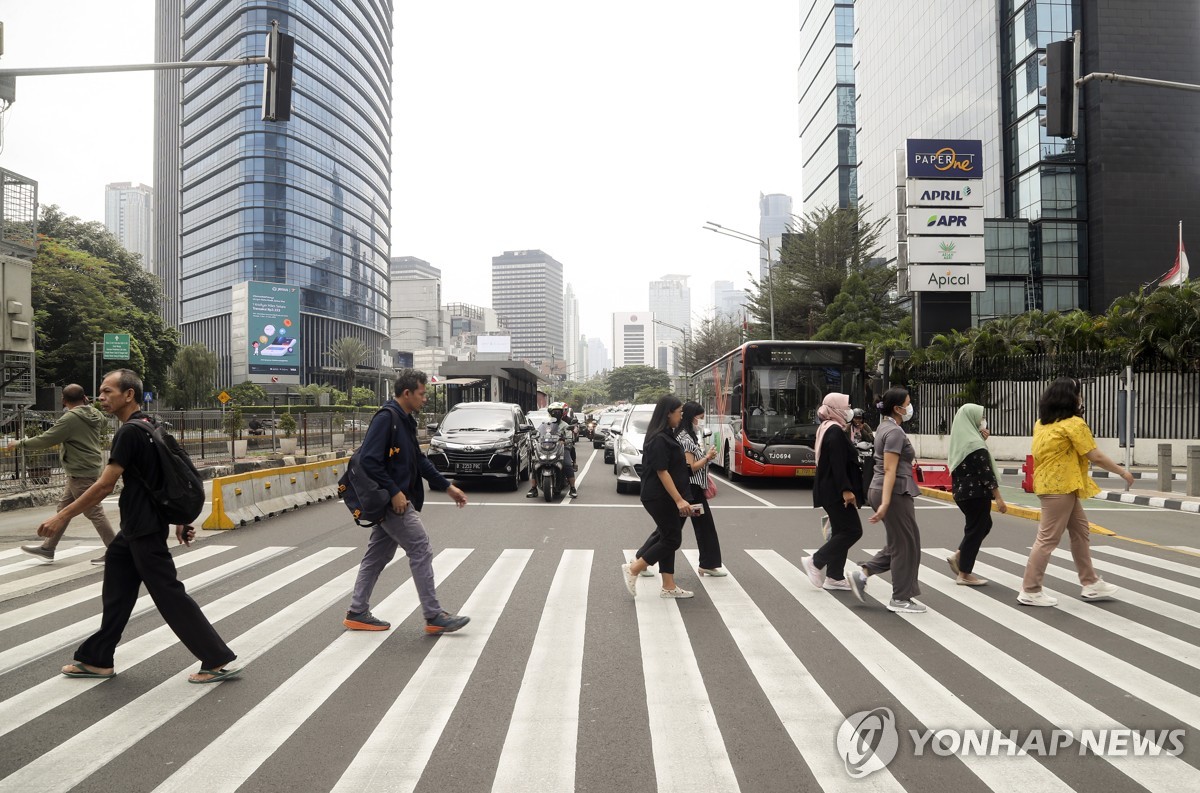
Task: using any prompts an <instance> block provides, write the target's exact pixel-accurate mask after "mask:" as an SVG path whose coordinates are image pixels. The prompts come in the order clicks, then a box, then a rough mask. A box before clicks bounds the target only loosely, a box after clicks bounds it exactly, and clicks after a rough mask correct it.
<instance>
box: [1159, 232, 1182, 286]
mask: <svg viewBox="0 0 1200 793" xmlns="http://www.w3.org/2000/svg"><path fill="white" fill-rule="evenodd" d="M1187 279H1188V260H1187V251H1185V250H1184V249H1183V222H1182V221H1180V223H1179V253H1178V254H1176V256H1175V266H1174V267H1172V268H1171V269H1170V270H1168V271H1167V274H1166V275H1164V276H1163V277H1162V280H1161V281H1159V282H1158V285H1159V286H1179V285H1180V284H1182V283H1183V282H1184V281H1186V280H1187Z"/></svg>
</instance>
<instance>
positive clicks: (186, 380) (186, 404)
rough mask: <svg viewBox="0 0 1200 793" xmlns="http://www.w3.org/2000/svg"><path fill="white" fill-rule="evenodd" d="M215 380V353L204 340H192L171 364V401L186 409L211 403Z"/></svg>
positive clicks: (177, 406) (176, 405)
mask: <svg viewBox="0 0 1200 793" xmlns="http://www.w3.org/2000/svg"><path fill="white" fill-rule="evenodd" d="M216 380H217V355H216V353H214V352H213V351H212V350H210V349H208V347H206V346H204V345H203V344H189V345H188V346H186V347H184V348H183V349H182V350H180V351H179V355H178V356H176V358H175V364H174V365H173V366H172V367H171V397H172V404H173V405H174V406H175V407H176V408H181V409H183V410H190V409H192V408H198V407H203V406H205V405H206V404H211V402H210V400H211V396H212V393H213V383H215V382H216Z"/></svg>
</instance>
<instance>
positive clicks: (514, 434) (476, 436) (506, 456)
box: [428, 402, 533, 490]
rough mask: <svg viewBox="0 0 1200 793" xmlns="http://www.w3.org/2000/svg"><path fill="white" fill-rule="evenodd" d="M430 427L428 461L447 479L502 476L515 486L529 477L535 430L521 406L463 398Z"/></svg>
mask: <svg viewBox="0 0 1200 793" xmlns="http://www.w3.org/2000/svg"><path fill="white" fill-rule="evenodd" d="M428 429H429V431H430V432H431V433H432V435H431V436H430V439H429V451H428V456H429V460H430V462H432V463H433V464H434V466H435V467H436V468H437V469H438V471H440V472H441V473H442V474H443V475H444V476H445V477H446V478H448V479H498V480H502V481H507V482H508V484H509V487H510V489H512V490H516V489H517V488H519V487H520V486H521V485H522V484H523V483H524V482H526V481H527V480H528V479H529V460H530V457H529V444H530V436H531V430H532V429H533V428H532V426H531V425H530V423H529V421H528V420H527V419H526V417H525V414H524V412H523V411H522V410H521V407H520V406H519V405H514V404H511V403H509V402H460V403H459V404H457V405H455V406H454V407H452V408H450V412H449V413H447V414H446V415H445V416H444V417H443V418H442V422H441V423H440V424H430V425H428Z"/></svg>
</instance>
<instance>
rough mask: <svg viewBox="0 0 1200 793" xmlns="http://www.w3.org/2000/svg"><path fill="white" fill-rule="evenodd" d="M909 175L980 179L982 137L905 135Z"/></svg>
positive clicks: (930, 177)
mask: <svg viewBox="0 0 1200 793" xmlns="http://www.w3.org/2000/svg"><path fill="white" fill-rule="evenodd" d="M905 163H906V164H907V167H908V171H907V174H908V178H909V179H982V178H983V141H981V140H941V139H938V138H932V139H931V138H909V139H908V143H907V146H906V147H905Z"/></svg>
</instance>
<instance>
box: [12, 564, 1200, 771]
mask: <svg viewBox="0 0 1200 793" xmlns="http://www.w3.org/2000/svg"><path fill="white" fill-rule="evenodd" d="M1094 551H1095V562H1096V566H1097V569H1099V570H1102V571H1103V573H1104V575H1105V576H1106V578H1108V579H1110V580H1112V581H1113V582H1114V583H1117V584H1119V585H1120V586H1121V587H1122V589H1121V592H1120V594H1119V595H1118V598H1117V599H1116V600H1113V601H1110V602H1108V603H1104V604H1096V603H1084V602H1082V601H1080V600H1078V599H1077V598H1076V597H1074V595H1075V594H1077V592H1078V590H1077V587H1078V582H1077V579H1076V578H1075V574H1074V571H1073V568H1072V567H1071V566H1070V555H1069V553H1066V552H1062V553H1061V554H1060V555H1056V556H1055V557H1054V561H1052V563H1051V565H1050V567H1049V569H1048V571H1047V590H1048V591H1049V590H1052V589H1055V588H1057V589H1058V590H1059V591H1055V592H1052V594H1054V595H1056V596H1057V597H1058V598H1059V606H1058V607H1057V608H1055V609H1028V608H1023V607H1021V606H1019V605H1017V603H1016V601H1015V594H1016V591H1017V589H1018V588H1019V586H1020V572H1021V569H1022V568H1023V565H1024V562H1025V557H1024V556H1023V555H1021V554H1019V553H1017V552H1015V551H1012V550H1008V549H1005V548H998V547H997V548H990V547H989V548H985V549H984V550H983V552H982V554H981V555H980V558H979V562H978V563H977V565H976V568H975V570H976V572H978V573H979V574H980V575H982V576H983V577H985V578H988V579H989V580H990V581H991V582H992V583H991V584H990V585H989V586H987V587H983V588H973V587H960V586H957V585H956V584H955V582H954V579H953V578H952V577H950V576H949V575H948V574H947V572H948V571H947V570H946V569H945V565H944V562H942V559H944V557H945V556H947V555H949V551H948V550H946V549H939V548H927V549H925V550H924V554H925V557H926V558H925V559H924V561H925V562H926V563H925V564H923V565H922V567H921V572H920V581H921V585H922V588H923V590H924V592H925V595H924V596H923V597H922V600H923V601H924V602H926V603H927V604H928V605H929V606H930V611H929V612H928V613H926V614H922V615H911V616H899V615H894V614H890V613H888V612H886V611H885V610H884V609H883V608H882V606H881V604H880V603H878V602H876V603H873V604H872V603H868V604H866V605H863V604H859V603H858V602H857V601H856V600H854V599H853V598H852V596H851V594H850V593H848V592H828V591H823V590H817V589H815V588H814V587H813V586H812V585H811V583H810V582H809V581H808V579H807V577H806V575H805V573H804V572H803V570H802V569H801V567H800V564H799V556H798V552H796V551H795V550H794V549H793V550H791V551H787V552H785V551H782V550H777V549H770V548H764V549H747V550H744V551H742V550H739V551H734V552H731V553H727V558H726V560H725V563H726V564H725V566H726V569H727V570H728V572H729V575H728V576H726V577H724V578H708V577H705V578H702V579H700V583H699V584H698V585H697V591H696V597H695V598H694V599H692V600H686V601H678V600H674V599H663V598H658V597H656V596H655V594H656V591H657V581H655V580H653V579H642V591H641V592H640V593H639V597H638V598H636V599H635V600H633V601H632V602H631V601H630V599H629V597H628V595H627V594H626V593H625V590H624V586H623V584H622V582H621V580H620V575H619V571H618V565H619V564H620V562H621V553H620V552H618V551H616V550H613V549H607V550H597V549H577V548H572V549H565V550H560V549H528V548H524V549H521V548H495V549H488V550H484V549H472V548H446V549H444V550H441V551H440V552H438V553H437V554H436V555H435V559H434V570H435V575H436V577H437V580H438V582H439V590H440V592H442V593H443V595H445V592H446V591H447V590H451V591H454V592H456V593H461V594H462V595H463V597H462V598H461V600H457V599H456V600H455V602H456V603H457V602H461V604H462V605H461V606H458V607H456V609H455V610H458V611H461V612H462V613H464V614H468V615H470V616H471V618H472V621H471V623H470V625H469V626H468V627H467V628H466V629H465V630H463V631H462V632H461V633H458V634H454V635H451V636H443V637H439V638H437V639H433V638H428V637H424V636H423V635H420V632H419V631H418V630H417V629H416V627H415V626H416V625H418V624H419V622H420V613H419V605H420V604H419V600H418V598H417V593H416V591H415V588H414V586H413V584H412V581H411V579H409V578H408V575H407V564H405V563H404V560H403V558H402V555H398V557H397V558H396V559H394V560H393V561H392V562H391V564H390V565H389V568H388V570H387V571H385V574H384V576H383V577H382V578H381V583H380V587H379V589H378V590H377V591H376V593H375V598H374V603H373V610H374V611H375V612H376V613H377V614H379V615H381V616H383V617H384V618H386V619H388V620H390V621H391V622H392V623H393V624H394V625H395V627H394V628H393V630H391V631H387V632H354V631H345V630H343V629H341V628H340V616H341V610H342V609H344V607H345V603H346V601H347V600H348V596H349V593H350V590H351V588H352V586H353V582H354V579H355V576H356V574H357V561H358V555H359V553H360V549H358V548H355V547H351V546H348V545H347V546H313V547H293V546H269V547H264V548H258V549H243V548H239V547H236V546H231V545H221V544H218V543H216V542H212V543H206V544H203V545H200V546H197V547H195V548H192V549H189V550H187V551H186V552H183V553H181V554H179V556H178V557H177V559H176V563H177V566H178V567H179V568H180V570H181V573H180V575H181V578H182V579H183V580H184V582H185V584H186V585H187V587H188V590H189V591H190V592H192V593H193V594H195V596H196V597H197V599H198V600H199V601H200V602H201V604H202V606H203V608H204V611H205V613H206V614H207V615H208V617H209V618H210V619H211V620H212V621H213V622H214V624H216V625H217V627H218V630H220V631H221V633H222V635H223V636H224V637H225V638H226V640H227V642H228V643H229V645H230V646H231V647H232V648H233V649H234V651H235V652H237V653H238V656H239V657H238V661H237V662H236V663H237V664H238V665H241V666H244V667H245V673H244V675H243V677H242V678H241V679H239V680H237V681H231V682H229V683H222V684H219V685H213V686H189V685H186V684H185V683H184V680H183V678H184V676H185V675H186V674H187V672H189V671H194V669H195V667H196V663H195V661H194V659H192V658H191V657H190V656H189V655H188V653H187V652H186V651H185V650H184V649H183V648H182V647H180V645H179V644H178V642H177V640H176V638H175V636H174V634H172V633H171V632H170V630H169V629H168V628H167V627H166V626H165V625H163V624H162V621H161V619H160V618H159V617H158V615H157V613H156V612H155V611H154V608H153V603H152V602H150V600H149V597H148V596H145V597H142V598H140V599H139V600H138V602H137V604H136V606H135V610H134V617H133V619H132V620H131V623H130V629H129V631H128V633H127V637H126V639H125V641H123V642H122V644H121V645H120V646H119V647H118V650H117V668H118V673H119V674H118V676H117V677H116V678H113V679H111V680H72V679H67V678H65V677H62V676H60V675H58V674H57V670H58V667H59V666H60V665H61V664H62V663H65V662H67V661H69V660H70V654H71V651H72V650H73V649H74V647H75V646H76V645H77V644H78V643H79V641H81V640H82V639H83V638H85V637H86V636H87V635H88V634H90V633H91V632H92V631H93V630H94V629H95V627H96V626H97V625H98V622H99V606H100V601H99V595H100V584H99V582H98V581H97V580H96V577H94V576H93V577H85V578H76V579H73V580H62V581H60V582H59V583H57V584H56V585H55V586H53V587H51V588H48V589H43V590H42V591H40V592H39V593H38V594H37V595H36V596H31V598H30V600H29V602H25V601H24V600H22V601H19V602H14V603H13V607H11V608H7V609H6V608H5V605H6V604H3V603H0V793H4V792H5V791H20V792H21V793H25V792H26V791H39V793H41V792H42V791H68V790H90V789H105V788H106V786H107V785H108V784H109V782H108V780H111V778H112V776H113V775H114V774H118V775H120V776H121V778H122V779H125V780H126V784H125V785H124V789H127V790H147V791H150V790H153V791H159V792H161V793H167V792H168V791H194V790H204V791H206V793H207V792H208V791H230V792H232V791H255V790H273V789H280V787H292V788H293V789H296V790H332V791H359V790H388V791H415V790H418V789H421V790H460V789H461V790H477V789H490V790H492V791H494V792H496V793H500V792H504V793H508V792H510V791H528V790H538V791H543V790H544V791H573V790H610V789H617V788H621V789H628V790H657V791H688V793H695V791H739V790H798V789H820V790H823V791H862V790H867V791H881V792H882V791H887V792H889V793H894V792H896V791H905V790H907V791H917V790H925V789H928V788H929V787H930V786H932V785H933V784H935V783H936V784H953V785H955V786H957V787H960V788H961V789H967V790H995V791H1004V790H1013V789H1029V790H1038V791H1070V790H1081V789H1087V790H1091V789H1092V788H1097V789H1105V790H1150V791H1195V790H1200V768H1198V766H1200V758H1198V757H1197V751H1196V750H1195V749H1194V748H1193V747H1190V746H1188V747H1187V748H1186V749H1185V751H1184V752H1183V753H1182V754H1178V753H1170V752H1158V753H1154V752H1147V753H1144V754H1141V753H1139V754H1135V753H1131V752H1105V753H1099V754H1091V755H1086V756H1080V755H1078V754H1077V753H1072V754H1066V753H1064V755H1063V756H1056V757H1046V756H1042V755H1041V754H1039V753H1036V752H1001V753H999V754H988V753H967V752H961V753H957V754H953V753H952V754H950V755H949V756H942V755H936V756H935V755H934V754H933V753H931V752H926V753H925V754H924V755H921V756H916V754H915V752H914V744H915V742H916V741H915V734H916V731H918V730H921V731H924V730H948V731H963V732H966V731H972V730H976V731H977V730H999V731H1005V732H1007V731H1010V730H1012V731H1018V730H1029V729H1031V728H1035V727H1036V728H1038V729H1047V730H1050V729H1053V730H1060V731H1068V732H1072V733H1081V732H1083V731H1087V730H1092V731H1098V730H1108V731H1120V730H1129V729H1135V730H1142V731H1144V730H1170V729H1180V728H1182V729H1184V730H1186V736H1187V737H1188V738H1191V736H1194V735H1196V734H1200V675H1197V674H1196V672H1197V670H1200V626H1198V620H1197V619H1196V616H1197V615H1196V606H1195V602H1196V601H1197V600H1200V597H1197V595H1198V594H1200V588H1198V587H1197V586H1195V582H1197V581H1200V564H1198V565H1192V564H1189V563H1188V562H1190V561H1191V559H1190V558H1189V557H1182V556H1181V557H1179V558H1178V559H1175V560H1171V559H1160V558H1158V557H1155V556H1152V555H1150V554H1146V553H1142V552H1139V551H1133V550H1130V549H1128V548H1126V547H1121V546H1118V545H1111V546H1110V545H1097V546H1095V547H1094ZM623 553H624V554H625V556H628V555H631V554H632V551H631V550H625V551H624V552H623ZM870 553H872V551H871V550H869V549H868V550H861V551H860V550H857V549H856V551H855V553H854V555H853V556H852V558H855V559H857V558H860V557H862V558H865V556H866V555H867V554H870ZM14 560H16V557H15V556H13V555H12V554H7V555H4V554H0V576H4V578H3V580H4V581H5V582H6V583H13V584H19V582H20V580H21V578H22V576H23V575H24V577H25V578H33V577H36V576H43V575H45V574H46V571H45V570H44V569H39V568H38V567H36V566H35V567H30V566H28V565H19V566H18V565H17V563H16V561H14ZM680 561H686V563H687V565H688V566H690V567H691V568H692V569H693V570H694V568H695V567H696V565H697V564H698V561H699V560H698V555H697V552H696V551H695V550H684V551H682V552H681V554H680ZM4 562H9V564H4ZM397 563H399V564H397ZM18 567H19V569H18ZM193 570H194V571H195V572H193ZM22 571H23V572H22ZM680 573H681V575H683V576H685V577H686V576H687V575H688V573H687V572H686V570H685V568H683V567H682V566H681V567H680ZM686 580H690V579H686ZM1060 581H1061V582H1062V584H1061V585H1060V584H1059V582H1060ZM887 587H888V585H887V583H886V582H885V581H876V580H875V579H872V582H871V586H870V587H869V589H868V596H869V597H868V600H870V598H871V597H878V598H885V597H886V595H887V591H886V590H887ZM614 642H619V643H620V649H621V650H622V651H623V652H626V653H628V654H629V657H632V658H636V659H637V661H638V663H639V666H640V668H637V669H636V670H633V673H632V674H630V673H629V672H630V671H631V670H629V669H626V674H624V675H623V676H622V677H621V679H620V680H616V681H614V680H611V679H610V678H609V675H608V674H607V670H608V664H609V662H610V661H612V662H613V663H615V661H613V659H614V657H615V655H616V652H615V651H616V649H617V647H616V646H615V645H614ZM714 648H715V649H714ZM614 668H622V667H614ZM393 670H397V671H395V672H393ZM500 670H504V672H505V673H504V674H499V673H498V672H499V671H500ZM639 678H640V679H639ZM589 687H603V690H602V692H601V693H600V694H599V697H598V700H599V701H600V702H602V703H603V706H604V708H605V709H606V710H609V711H610V713H609V714H608V715H609V716H610V717H613V716H614V715H615V718H610V720H609V722H608V723H611V724H617V725H623V726H622V728H621V729H620V730H619V731H618V734H611V735H598V733H597V729H596V728H595V727H593V726H592V725H593V723H594V722H596V718H595V713H594V710H595V703H596V702H597V697H596V696H594V695H593V696H591V697H588V698H584V697H582V696H581V694H582V692H584V691H586V690H587V689H588V688H589ZM729 691H735V692H738V693H737V696H738V697H741V698H742V699H744V700H745V701H746V706H747V708H748V709H750V710H751V711H753V712H752V713H743V712H741V709H740V708H737V707H733V706H731V704H730V697H729V696H728V695H727V694H726V692H729ZM364 692H369V694H370V696H369V697H364ZM347 699H350V700H353V701H354V702H355V703H358V704H356V705H355V706H353V707H349V708H347V707H346V705H345V702H346V700H347ZM585 699H586V702H588V703H592V705H591V707H590V708H587V707H585ZM366 702H370V703H371V704H370V706H366V705H365V704H362V703H366ZM874 707H883V708H888V709H890V711H894V712H895V716H896V721H897V724H898V725H899V728H900V729H899V734H900V738H899V751H898V752H897V755H896V757H895V760H894V761H892V762H891V763H890V764H888V765H886V767H883V768H881V769H879V770H877V771H875V772H874V773H871V774H870V775H867V776H863V777H860V778H855V777H853V776H852V775H851V773H850V772H849V771H848V768H849V761H848V759H847V757H846V756H844V754H843V753H842V750H841V749H840V748H839V745H838V744H837V741H836V739H837V735H838V730H839V728H840V727H841V726H842V724H843V722H844V721H845V720H846V719H847V718H848V717H850V716H851V715H852V714H854V713H856V712H859V711H863V710H868V709H871V708H874ZM182 724H191V725H197V726H199V725H203V735H204V738H203V740H202V741H197V742H195V743H194V744H186V745H179V744H177V743H173V742H169V741H168V740H167V736H170V735H172V734H173V732H174V731H177V730H178V729H179V726H180V725H182ZM909 731H912V732H911V734H912V735H913V736H914V738H912V739H910V738H909V735H910V732H909ZM464 735H469V736H471V740H465V739H464V738H463V736H464ZM748 742H749V743H756V742H757V743H763V744H765V745H769V746H772V747H774V748H773V750H772V751H773V756H772V758H771V767H769V768H763V767H762V763H761V761H760V760H759V761H756V760H753V759H750V758H754V757H756V755H754V753H753V752H752V751H751V750H750V749H749V748H748V747H747V746H746V744H747V743H748ZM148 749H153V752H149V751H147V750H148ZM335 749H336V750H335ZM447 752H455V753H458V755H462V756H465V758H466V759H467V760H468V761H470V762H471V763H472V766H473V767H478V768H479V769H481V770H480V771H479V772H478V773H477V774H476V775H474V776H470V777H469V779H468V778H464V779H461V780H457V781H454V780H448V779H446V778H445V776H444V774H445V771H446V767H447V763H446V761H445V757H446V753H447ZM164 753H165V754H164ZM631 753H632V754H633V755H634V756H633V757H632V758H630V757H628V756H627V755H629V754H631ZM148 755H149V756H152V757H153V762H149V763H147V762H145V759H144V758H146V757H147V756H148ZM304 762H309V763H311V764H312V765H311V767H300V766H302V765H303V763H304ZM131 771H136V777H135V778H132V779H131V778H130V776H129V774H130V773H131ZM281 777H282V778H281ZM289 779H290V780H291V782H290V783H289V782H288V780H289Z"/></svg>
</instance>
